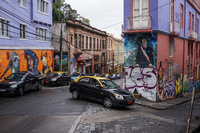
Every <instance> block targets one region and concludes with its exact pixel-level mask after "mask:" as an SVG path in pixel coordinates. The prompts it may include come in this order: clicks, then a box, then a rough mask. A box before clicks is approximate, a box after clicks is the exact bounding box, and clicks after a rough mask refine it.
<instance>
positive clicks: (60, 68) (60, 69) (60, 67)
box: [59, 19, 63, 71]
mask: <svg viewBox="0 0 200 133" xmlns="http://www.w3.org/2000/svg"><path fill="white" fill-rule="evenodd" d="M62 22H63V19H62V21H61V29H60V66H59V71H62Z"/></svg>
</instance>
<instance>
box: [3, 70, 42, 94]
mask: <svg viewBox="0 0 200 133" xmlns="http://www.w3.org/2000/svg"><path fill="white" fill-rule="evenodd" d="M42 80H43V76H42V75H37V76H34V75H33V74H32V73H31V72H28V71H27V72H17V73H12V74H10V75H9V76H8V77H6V78H4V80H3V81H2V82H0V93H11V94H15V93H17V94H18V95H20V96H23V95H24V91H27V90H30V89H37V90H38V91H40V90H41V89H42Z"/></svg>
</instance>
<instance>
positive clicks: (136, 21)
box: [126, 15, 151, 31]
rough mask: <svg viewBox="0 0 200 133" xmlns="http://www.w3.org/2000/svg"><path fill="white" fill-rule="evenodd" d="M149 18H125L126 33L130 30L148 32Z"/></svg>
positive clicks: (149, 27)
mask: <svg viewBox="0 0 200 133" xmlns="http://www.w3.org/2000/svg"><path fill="white" fill-rule="evenodd" d="M150 29H151V16H147V15H145V16H144V15H143V16H139V17H134V18H127V29H126V30H127V31H132V30H150Z"/></svg>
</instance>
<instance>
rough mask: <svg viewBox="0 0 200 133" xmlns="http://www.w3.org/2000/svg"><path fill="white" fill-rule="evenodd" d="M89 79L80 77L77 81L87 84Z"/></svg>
mask: <svg viewBox="0 0 200 133" xmlns="http://www.w3.org/2000/svg"><path fill="white" fill-rule="evenodd" d="M89 80H90V79H89V78H82V79H80V80H79V82H81V83H86V84H89Z"/></svg>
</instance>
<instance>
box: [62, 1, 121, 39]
mask: <svg viewBox="0 0 200 133" xmlns="http://www.w3.org/2000/svg"><path fill="white" fill-rule="evenodd" d="M65 3H67V4H70V5H71V7H72V9H75V10H76V11H77V12H78V14H80V16H83V17H84V18H87V19H89V20H90V26H92V27H94V28H97V29H99V30H102V31H106V32H107V33H109V34H112V35H113V36H114V37H116V38H119V39H120V38H121V32H122V29H121V27H122V24H123V12H124V11H123V0H65ZM113 25H114V26H113Z"/></svg>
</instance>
